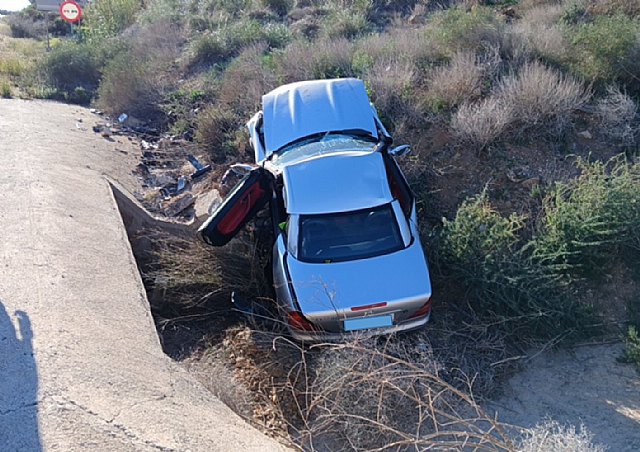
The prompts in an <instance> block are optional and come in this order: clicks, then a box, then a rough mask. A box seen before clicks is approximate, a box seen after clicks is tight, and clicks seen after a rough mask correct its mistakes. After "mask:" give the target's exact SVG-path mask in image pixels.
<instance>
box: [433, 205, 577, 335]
mask: <svg viewBox="0 0 640 452" xmlns="http://www.w3.org/2000/svg"><path fill="white" fill-rule="evenodd" d="M443 223H444V224H443V229H442V232H441V235H440V244H439V247H438V258H439V259H438V260H439V263H440V265H441V266H442V269H443V271H444V273H445V274H447V275H448V277H449V278H451V279H452V280H453V281H455V284H462V285H463V287H465V289H466V293H467V294H469V295H470V301H471V302H472V304H473V306H475V308H476V310H477V311H479V312H481V313H483V314H484V315H485V316H488V317H489V318H490V319H492V321H495V322H498V323H500V324H502V325H503V327H504V328H505V329H506V330H507V331H509V332H511V333H512V334H518V335H520V339H523V338H525V337H536V336H551V335H557V334H559V333H567V332H569V331H571V330H572V329H573V328H575V327H576V326H577V325H578V324H579V322H581V320H582V319H583V318H584V316H583V312H582V311H581V308H580V306H579V305H578V304H577V303H576V302H575V301H574V300H573V299H572V298H571V297H569V296H568V295H567V292H566V288H565V281H564V280H563V278H562V277H561V276H560V275H558V274H556V273H555V271H554V268H552V267H549V266H546V265H544V263H542V262H540V261H539V260H537V259H535V258H534V257H533V256H532V255H531V253H530V252H529V249H528V246H525V244H524V242H523V241H522V240H521V238H520V237H519V234H520V231H521V229H522V228H523V226H524V217H522V216H519V215H516V214H512V215H510V216H508V217H505V216H502V215H500V214H499V213H498V212H497V211H495V210H494V209H493V208H492V206H491V205H490V203H489V201H488V199H487V195H486V192H485V193H482V194H481V195H479V196H477V197H475V198H471V199H470V200H467V201H465V202H464V203H463V204H462V205H461V206H460V208H459V209H458V212H457V213H456V217H455V218H454V219H453V220H446V219H445V220H444V221H443Z"/></svg>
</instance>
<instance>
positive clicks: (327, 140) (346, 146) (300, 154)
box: [273, 132, 377, 167]
mask: <svg viewBox="0 0 640 452" xmlns="http://www.w3.org/2000/svg"><path fill="white" fill-rule="evenodd" d="M376 144H377V141H376V140H375V139H374V138H372V137H371V136H369V135H365V134H361V133H358V132H351V133H349V132H331V133H323V134H318V135H313V136H311V137H307V138H304V139H302V140H299V141H296V142H294V143H291V144H288V145H287V146H285V147H283V148H282V149H280V150H279V151H277V152H276V153H275V154H274V156H273V164H274V165H276V166H279V167H284V166H287V165H291V164H293V163H297V162H301V161H303V160H307V159H308V158H311V157H319V156H321V155H326V154H333V153H336V152H345V151H346V152H371V151H373V150H374V148H375V146H376Z"/></svg>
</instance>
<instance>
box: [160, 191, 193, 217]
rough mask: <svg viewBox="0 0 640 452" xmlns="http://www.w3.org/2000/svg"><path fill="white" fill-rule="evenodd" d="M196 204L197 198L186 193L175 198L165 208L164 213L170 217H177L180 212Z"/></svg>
mask: <svg viewBox="0 0 640 452" xmlns="http://www.w3.org/2000/svg"><path fill="white" fill-rule="evenodd" d="M195 202H196V198H194V197H193V195H192V194H191V193H185V194H183V195H180V196H176V197H175V198H173V199H172V200H171V201H170V202H169V203H167V204H168V205H166V206H165V208H164V213H165V215H167V216H168V217H175V216H176V215H178V214H179V213H180V212H182V211H184V210H185V209H187V208H188V207H190V206H192V205H193V203H195Z"/></svg>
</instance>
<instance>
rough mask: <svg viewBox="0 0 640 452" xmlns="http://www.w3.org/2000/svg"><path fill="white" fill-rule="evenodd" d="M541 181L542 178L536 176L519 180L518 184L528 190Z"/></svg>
mask: <svg viewBox="0 0 640 452" xmlns="http://www.w3.org/2000/svg"><path fill="white" fill-rule="evenodd" d="M541 183H542V179H541V178H540V176H537V177H532V178H531V179H527V180H523V181H522V182H520V185H522V186H523V187H524V188H528V189H529V190H530V189H532V188H533V187H537V186H538V185H540V184H541Z"/></svg>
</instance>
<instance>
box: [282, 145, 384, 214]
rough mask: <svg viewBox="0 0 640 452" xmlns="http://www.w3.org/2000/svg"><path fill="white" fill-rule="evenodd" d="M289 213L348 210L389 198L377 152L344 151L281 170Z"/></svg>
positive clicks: (382, 162) (371, 204)
mask: <svg viewBox="0 0 640 452" xmlns="http://www.w3.org/2000/svg"><path fill="white" fill-rule="evenodd" d="M283 180H284V197H285V205H286V208H287V212H288V213H290V214H300V215H311V214H323V213H334V212H348V211H351V210H359V209H366V208H369V207H376V206H379V205H382V204H386V203H389V202H391V201H392V200H393V196H392V195H391V190H390V189H389V183H388V181H387V173H386V170H385V166H384V161H383V159H382V154H381V153H380V152H375V151H371V152H344V153H337V154H330V155H326V156H322V157H317V158H312V159H309V160H306V161H304V162H301V163H297V164H294V165H290V166H287V167H285V168H284V170H283Z"/></svg>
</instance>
